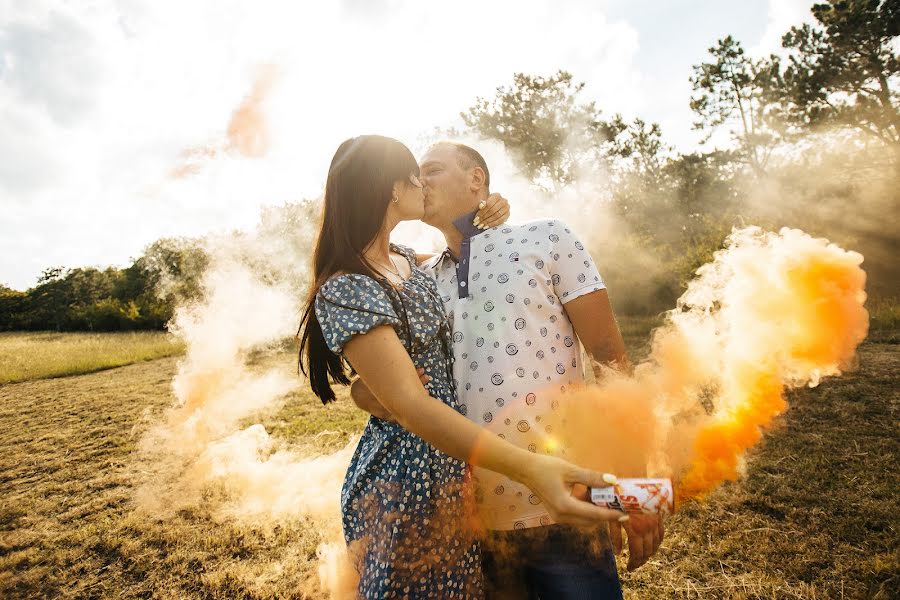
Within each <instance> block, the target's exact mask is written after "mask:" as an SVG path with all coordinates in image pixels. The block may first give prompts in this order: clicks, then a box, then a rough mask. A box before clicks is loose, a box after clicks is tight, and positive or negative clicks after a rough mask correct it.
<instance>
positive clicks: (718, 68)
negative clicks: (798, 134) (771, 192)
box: [690, 36, 785, 176]
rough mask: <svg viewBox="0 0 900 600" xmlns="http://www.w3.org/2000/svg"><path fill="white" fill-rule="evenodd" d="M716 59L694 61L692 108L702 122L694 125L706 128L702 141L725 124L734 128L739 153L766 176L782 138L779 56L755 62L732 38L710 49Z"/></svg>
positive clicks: (758, 173) (783, 131)
mask: <svg viewBox="0 0 900 600" xmlns="http://www.w3.org/2000/svg"><path fill="white" fill-rule="evenodd" d="M709 53H710V54H711V55H712V58H713V59H714V60H713V61H711V62H705V63H701V64H699V65H694V67H693V69H694V74H693V76H692V77H691V79H690V81H691V85H692V87H693V92H694V93H693V94H692V96H691V103H690V106H691V110H693V111H694V112H695V113H696V114H697V116H698V117H699V120H698V121H697V122H695V123H694V129H703V130H707V131H708V134H707V136H706V138H704V140H703V141H704V143H705V142H706V141H708V140H709V138H710V136H712V134H713V133H714V132H715V131H716V130H717V129H718V128H719V127H721V126H726V125H727V126H730V128H731V129H730V133H731V135H732V137H733V139H734V140H735V141H736V142H737V144H738V149H739V150H740V156H741V157H742V159H743V160H744V161H745V162H746V163H747V164H748V165H749V166H750V167H751V168H752V169H753V172H754V173H756V174H757V175H759V176H762V175H764V174H765V172H766V167H767V165H768V162H769V158H770V156H771V154H772V150H773V149H774V148H775V146H776V145H777V144H778V143H779V142H780V141H781V140H782V139H783V137H784V134H785V130H784V126H783V124H782V122H781V107H780V104H779V90H780V89H781V87H782V83H781V74H780V72H781V66H780V61H779V59H778V57H776V56H770V57H769V58H768V59H760V60H752V59H750V58H749V57H748V56H747V55H746V54H745V53H744V48H743V47H742V46H741V43H740V42H738V41H736V40H735V39H734V38H732V37H731V36H727V37H726V38H725V39H721V40H719V41H718V45H716V46H713V47H711V48H710V49H709Z"/></svg>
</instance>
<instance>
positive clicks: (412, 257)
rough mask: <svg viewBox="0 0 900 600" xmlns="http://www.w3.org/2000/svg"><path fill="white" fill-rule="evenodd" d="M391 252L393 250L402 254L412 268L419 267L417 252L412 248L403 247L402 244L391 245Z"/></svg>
mask: <svg viewBox="0 0 900 600" xmlns="http://www.w3.org/2000/svg"><path fill="white" fill-rule="evenodd" d="M391 250H393V251H394V252H397V253H399V254H402V255H403V256H404V257H405V258H406V260H408V261H409V264H410V265H411V266H416V265H417V262H418V261H417V259H416V251H415V250H413V249H412V248H410V247H409V246H402V245H400V244H391Z"/></svg>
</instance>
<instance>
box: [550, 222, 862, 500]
mask: <svg viewBox="0 0 900 600" xmlns="http://www.w3.org/2000/svg"><path fill="white" fill-rule="evenodd" d="M862 261H863V257H862V256H861V255H860V254H858V253H856V252H847V251H845V250H843V249H841V248H839V247H837V246H835V245H834V244H830V243H829V242H828V241H827V240H823V239H814V238H812V237H810V236H808V235H807V234H805V233H803V232H802V231H798V230H792V229H782V230H781V231H780V232H779V233H777V234H776V233H770V232H764V231H762V230H760V229H758V228H755V227H750V228H746V229H742V230H738V231H735V232H733V233H732V235H731V236H729V238H728V240H727V243H726V248H725V249H724V250H722V251H720V252H718V253H717V254H716V256H715V260H714V261H713V262H711V263H709V264H707V265H705V266H703V267H702V268H701V269H700V270H699V271H698V276H697V278H696V279H695V280H694V281H692V282H691V284H690V285H689V287H688V289H687V291H686V293H685V294H684V295H683V296H682V298H681V299H680V300H679V303H678V307H677V308H676V309H675V310H673V311H671V312H670V313H669V314H668V316H667V322H666V324H665V325H663V326H662V327H661V328H660V329H658V330H657V331H656V332H655V333H654V339H653V347H652V351H651V354H650V357H649V359H648V360H647V361H646V362H645V363H643V364H641V365H639V366H638V367H637V368H636V369H635V373H634V375H633V376H631V377H628V376H625V375H622V374H619V373H616V372H613V371H609V370H607V371H606V376H605V378H604V383H603V385H601V386H599V387H591V388H587V389H583V390H580V391H578V392H576V393H574V394H572V395H570V396H569V397H568V399H567V402H565V405H564V411H563V414H562V417H563V418H564V419H565V425H564V426H563V431H564V437H565V438H566V439H565V443H566V445H569V446H570V447H571V448H572V454H571V456H570V457H571V458H572V459H573V460H575V461H576V462H581V463H583V464H585V465H587V466H591V467H594V468H597V469H603V470H608V471H611V472H614V473H616V474H617V475H619V476H662V477H672V478H673V479H674V480H675V481H676V488H677V494H678V496H679V497H680V498H689V497H701V496H703V495H704V494H705V493H707V492H709V491H710V490H711V489H712V488H713V487H715V486H716V485H718V484H720V483H722V482H723V481H726V480H734V479H737V478H738V477H739V476H740V474H741V470H742V466H743V457H744V454H745V452H746V451H747V450H748V449H749V448H751V447H752V446H753V445H754V444H756V443H757V442H758V441H759V440H760V438H761V436H762V433H763V431H764V430H765V429H766V428H767V427H768V426H770V424H771V423H772V420H773V419H774V418H775V417H777V416H778V415H780V414H782V413H783V412H784V411H785V410H787V407H788V405H787V402H786V401H785V398H784V392H785V390H786V389H787V388H792V387H799V386H804V385H809V386H815V385H818V383H819V381H820V380H821V378H822V377H826V376H835V375H840V374H841V373H842V372H843V371H844V370H846V369H847V368H848V367H850V366H852V364H853V359H854V356H855V352H856V348H857V346H858V345H859V344H860V342H862V340H863V339H864V338H865V337H866V334H867V332H868V313H867V312H866V310H865V308H863V304H864V302H865V299H866V294H865V291H864V288H865V279H866V278H865V272H864V271H863V270H862V269H861V268H860V264H861V263H862Z"/></svg>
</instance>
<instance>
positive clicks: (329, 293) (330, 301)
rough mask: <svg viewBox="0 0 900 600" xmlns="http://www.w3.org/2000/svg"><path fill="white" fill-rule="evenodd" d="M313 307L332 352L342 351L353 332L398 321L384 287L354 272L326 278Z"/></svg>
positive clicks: (357, 332)
mask: <svg viewBox="0 0 900 600" xmlns="http://www.w3.org/2000/svg"><path fill="white" fill-rule="evenodd" d="M315 311H316V319H318V320H319V325H320V326H321V327H322V334H323V335H324V337H325V343H326V344H327V345H328V349H329V350H331V351H332V352H334V353H335V354H340V353H341V352H343V350H344V346H345V345H346V344H347V342H349V341H350V340H351V339H352V338H353V336H354V335H358V334H362V333H366V332H367V331H369V330H371V329H374V328H375V327H378V326H379V325H391V326H394V327H396V326H398V325H400V323H401V320H400V318H399V317H398V316H397V313H396V311H395V310H394V306H393V304H391V301H390V298H388V295H387V292H386V291H385V290H384V288H382V287H381V286H380V285H379V284H378V282H376V281H375V280H374V279H372V278H371V277H367V276H365V275H360V274H355V273H353V274H349V275H339V276H337V277H333V278H331V279H329V280H328V281H327V282H326V283H325V285H323V286H322V287H321V289H320V290H319V291H318V293H317V294H316V300H315Z"/></svg>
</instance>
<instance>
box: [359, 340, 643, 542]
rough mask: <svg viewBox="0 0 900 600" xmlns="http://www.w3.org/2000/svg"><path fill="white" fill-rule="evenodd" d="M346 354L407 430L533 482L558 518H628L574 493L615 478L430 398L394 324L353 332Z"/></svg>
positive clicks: (437, 445) (471, 459)
mask: <svg viewBox="0 0 900 600" xmlns="http://www.w3.org/2000/svg"><path fill="white" fill-rule="evenodd" d="M343 352H344V357H345V358H346V359H347V360H348V361H350V364H352V365H353V368H354V369H355V370H356V372H357V373H359V376H360V378H361V379H362V380H363V383H365V384H366V386H367V387H368V388H369V390H371V392H372V393H373V394H374V395H375V397H376V398H377V399H378V401H379V402H380V403H381V404H382V405H383V406H384V407H385V408H386V409H387V410H388V411H389V412H390V414H391V415H393V416H394V417H395V418H396V419H397V421H398V422H399V423H400V425H402V426H403V427H404V428H405V429H406V430H407V431H410V432H412V433H414V434H416V435H418V436H419V437H421V438H422V439H424V440H425V441H427V442H429V443H430V444H431V445H432V446H434V447H435V448H437V449H438V450H441V451H443V452H445V453H447V454H449V455H450V456H453V457H455V458H457V459H459V460H464V461H468V462H469V463H471V464H474V465H478V466H480V467H483V468H486V469H490V470H491V471H496V472H498V473H502V474H504V475H506V476H508V477H510V478H512V479H515V480H516V481H520V482H522V483H523V484H525V485H527V486H528V487H529V488H531V490H532V491H534V492H535V493H536V494H537V495H538V496H540V497H541V499H542V500H543V501H544V503H545V504H546V506H547V509H548V511H549V512H550V514H551V516H552V517H553V518H554V519H555V520H556V521H558V522H564V523H572V524H576V525H592V524H596V523H597V522H598V521H621V520H623V519H627V517H624V516H623V515H622V513H621V512H619V511H613V510H608V509H604V508H600V507H598V506H594V505H593V504H591V503H589V502H585V501H582V500H576V499H575V498H573V497H572V495H571V491H572V487H573V486H574V485H575V484H579V483H580V484H583V485H586V486H590V487H602V486H606V485H609V484H610V483H612V482H614V481H615V479H614V478H613V477H612V476H610V475H601V474H599V473H596V472H594V471H591V470H589V469H583V468H581V467H577V466H575V465H573V464H571V463H568V462H566V461H564V460H562V459H559V458H555V457H552V456H545V455H542V454H535V453H532V452H528V451H526V450H523V449H521V448H518V447H517V446H514V445H513V444H510V443H509V442H507V441H505V440H502V439H500V438H499V437H498V436H496V435H494V434H493V433H491V432H490V431H488V430H486V429H483V428H481V427H479V426H478V425H476V424H475V423H473V422H472V421H470V420H469V419H467V418H466V417H464V416H462V415H461V414H459V413H458V412H456V411H455V410H453V409H452V408H450V407H449V406H447V405H446V404H444V403H443V402H441V401H440V400H438V399H436V398H432V397H431V396H429V395H428V392H427V391H426V390H425V388H423V387H422V383H421V381H420V380H419V377H418V375H417V373H416V368H415V366H414V365H413V363H412V360H411V359H410V357H409V354H407V352H406V350H405V348H404V347H403V345H402V344H401V343H400V339H399V338H398V337H397V334H396V332H395V331H394V329H393V328H392V327H390V326H387V325H382V326H379V327H375V328H374V329H371V330H370V331H368V332H367V333H364V334H360V335H355V336H353V338H352V339H351V340H350V341H349V342H347V343H346V345H345V346H344V350H343Z"/></svg>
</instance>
